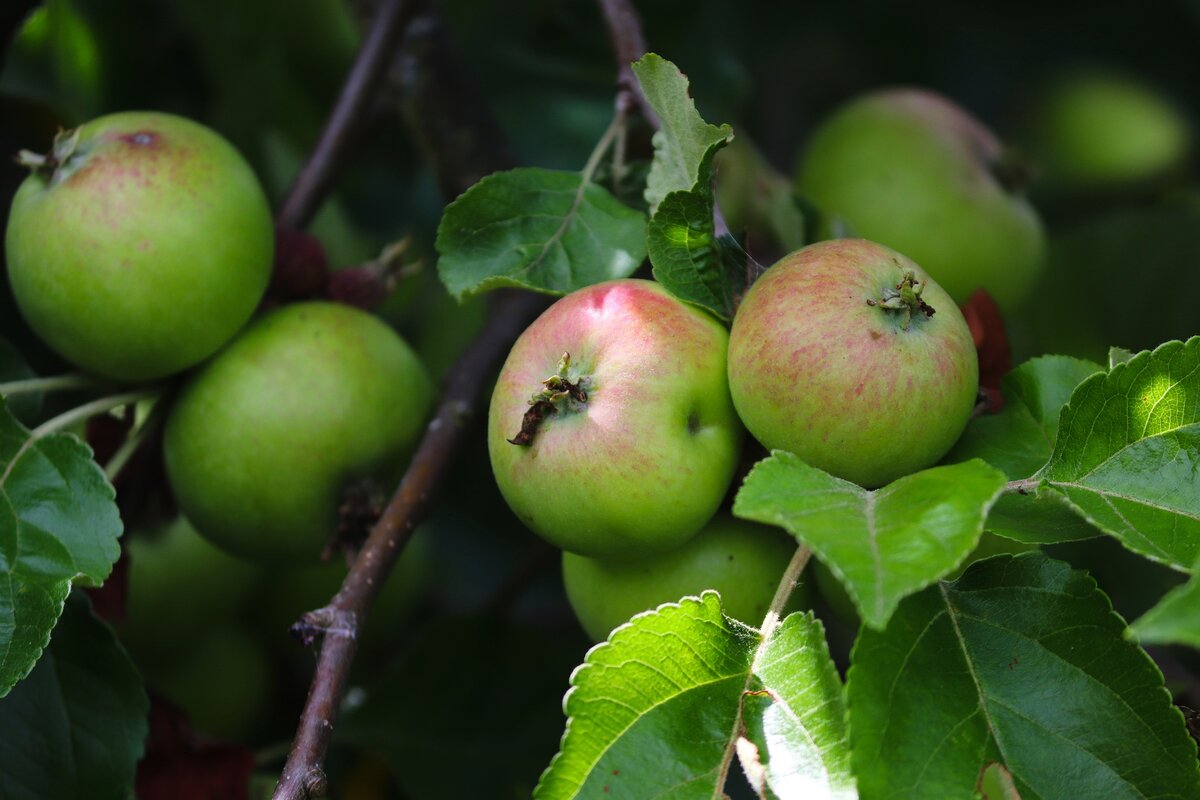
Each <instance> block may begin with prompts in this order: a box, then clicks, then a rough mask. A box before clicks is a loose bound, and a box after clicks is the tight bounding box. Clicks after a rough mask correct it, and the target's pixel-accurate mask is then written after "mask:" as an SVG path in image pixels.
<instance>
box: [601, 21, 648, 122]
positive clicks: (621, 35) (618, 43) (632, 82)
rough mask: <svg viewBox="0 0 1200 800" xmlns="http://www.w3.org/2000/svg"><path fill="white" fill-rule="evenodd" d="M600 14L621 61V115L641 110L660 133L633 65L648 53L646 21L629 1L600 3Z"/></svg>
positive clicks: (618, 70) (619, 108)
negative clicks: (602, 15)
mask: <svg viewBox="0 0 1200 800" xmlns="http://www.w3.org/2000/svg"><path fill="white" fill-rule="evenodd" d="M599 3H600V11H601V12H602V13H603V14H604V22H605V24H606V25H607V26H608V35H609V39H610V40H611V41H612V49H613V55H614V56H616V59H617V112H618V113H619V114H622V115H626V114H628V113H629V112H630V111H632V110H633V106H635V105H636V106H637V107H638V108H639V109H641V112H642V116H643V117H645V118H646V121H647V122H648V123H650V125H651V126H653V127H654V129H655V130H658V128H659V126H660V124H661V123H660V122H659V119H658V114H657V113H656V112H655V111H654V108H653V106H651V105H650V103H649V101H648V100H647V99H646V95H645V94H643V93H642V89H641V87H640V86H639V85H638V81H637V77H636V76H635V75H634V74H633V68H632V67H631V66H630V65H631V64H632V63H633V62H634V61H637V60H638V59H639V58H641V57H642V56H643V55H645V54H646V37H645V36H644V35H643V34H642V19H641V17H639V16H638V13H637V9H635V8H634V7H633V4H632V3H631V2H629V0H599Z"/></svg>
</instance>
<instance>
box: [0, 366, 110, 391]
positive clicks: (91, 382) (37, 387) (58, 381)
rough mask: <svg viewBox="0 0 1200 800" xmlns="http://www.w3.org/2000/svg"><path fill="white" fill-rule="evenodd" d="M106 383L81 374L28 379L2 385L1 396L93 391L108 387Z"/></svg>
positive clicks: (0, 388)
mask: <svg viewBox="0 0 1200 800" xmlns="http://www.w3.org/2000/svg"><path fill="white" fill-rule="evenodd" d="M107 385H108V384H107V383H106V382H105V381H102V380H100V379H99V378H93V377H92V376H91V375H84V374H83V373H81V372H72V373H68V374H66V375H54V376H52V377H49V378H26V379H24V380H19V381H9V382H8V383H0V396H4V397H15V396H16V395H19V394H33V393H34V392H57V391H62V390H66V389H91V388H93V387H96V386H107Z"/></svg>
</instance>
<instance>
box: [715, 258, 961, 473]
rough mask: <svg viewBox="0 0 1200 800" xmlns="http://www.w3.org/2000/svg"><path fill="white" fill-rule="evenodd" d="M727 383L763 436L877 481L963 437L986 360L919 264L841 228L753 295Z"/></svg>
mask: <svg viewBox="0 0 1200 800" xmlns="http://www.w3.org/2000/svg"><path fill="white" fill-rule="evenodd" d="M729 388H730V390H731V391H732V393H733V402H734V405H735V406H736V407H737V411H738V414H739V415H740V416H741V418H742V421H743V422H745V423H746V427H747V428H748V429H749V431H750V433H751V434H752V435H753V436H754V437H755V438H756V439H758V441H759V442H761V443H762V444H763V445H764V446H765V447H767V448H768V449H770V450H774V449H780V450H787V451H790V452H792V453H795V454H796V455H798V456H800V458H802V459H804V460H805V461H806V462H808V463H809V464H812V465H813V466H815V467H818V468H820V469H823V470H825V471H826V472H829V473H831V474H833V475H836V476H837V477H839V478H844V479H846V480H849V481H853V482H855V483H858V484H860V485H862V486H866V487H876V486H882V485H883V484H886V483H890V482H891V481H894V480H895V479H897V478H899V477H902V476H904V475H908V474H909V473H912V472H916V471H918V470H921V469H924V468H926V467H930V466H933V465H934V464H935V463H936V462H937V461H938V459H940V458H941V457H942V456H943V455H945V453H946V451H947V450H949V449H950V446H951V445H953V444H954V442H955V441H957V439H958V437H959V435H960V434H961V433H962V431H963V428H964V427H966V424H967V420H968V419H970V416H971V412H972V410H973V409H974V407H975V397H976V394H977V393H978V390H979V366H978V361H977V358H976V354H975V343H974V341H973V339H972V338H971V331H970V330H969V329H968V328H967V323H966V321H965V320H964V319H963V316H962V313H961V312H960V311H959V310H958V306H957V305H955V303H954V301H953V300H951V299H950V297H949V295H947V294H946V293H945V292H944V291H942V289H941V287H940V286H938V284H937V283H935V282H934V281H933V280H932V279H930V277H929V276H928V275H927V274H925V272H924V271H923V270H922V269H921V268H920V267H918V266H917V265H916V264H914V263H913V262H912V261H910V260H909V259H907V258H905V257H904V256H902V255H900V254H899V253H897V252H896V251H894V250H891V249H889V248H887V247H884V246H882V245H879V244H875V243H874V242H868V241H864V240H861V239H835V240H831V241H825V242H818V243H817V244H813V245H809V246H808V247H805V248H803V249H801V250H797V251H796V252H795V253H792V254H790V255H788V256H785V257H784V258H783V259H781V260H780V261H779V262H778V263H777V264H775V265H774V266H772V267H771V268H770V269H768V270H767V271H766V272H765V273H764V274H763V276H762V277H761V278H759V279H758V281H757V282H756V283H755V284H754V285H753V286H752V287H751V288H750V291H749V292H747V293H746V297H745V299H743V301H742V304H741V306H740V307H739V308H738V311H737V315H736V316H735V317H734V320H733V329H732V331H731V332H730V335H729Z"/></svg>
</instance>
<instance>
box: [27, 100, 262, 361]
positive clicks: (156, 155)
mask: <svg viewBox="0 0 1200 800" xmlns="http://www.w3.org/2000/svg"><path fill="white" fill-rule="evenodd" d="M23 156H24V158H25V160H26V161H27V162H29V163H31V164H33V165H34V169H33V172H32V174H30V175H29V176H28V177H27V178H26V179H25V181H24V182H23V183H22V184H21V187H20V188H19V189H18V190H17V193H16V196H15V197H14V198H13V204H12V212H11V215H10V216H9V221H8V229H7V234H6V236H5V248H6V254H7V259H8V275H9V281H10V283H11V285H12V291H13V295H14V297H15V299H16V301H17V305H18V307H19V308H20V310H21V313H22V315H23V316H24V317H25V319H26V320H27V321H28V323H29V325H30V327H31V328H33V330H34V331H35V332H36V333H37V334H38V336H39V337H41V338H42V339H43V340H44V341H45V342H46V343H47V344H48V345H49V346H50V347H51V348H53V349H54V350H55V351H57V352H58V353H59V354H60V355H61V356H63V358H65V359H67V360H68V361H71V362H72V363H74V364H76V365H78V366H79V367H81V368H82V369H84V370H86V371H88V372H92V373H95V374H97V375H101V376H103V377H107V378H113V379H117V380H122V381H143V380H152V379H155V378H160V377H163V376H165V375H170V374H172V373H174V372H178V371H180V370H183V369H185V368H187V367H190V366H192V365H194V364H197V363H199V362H200V361H202V360H204V359H205V358H208V357H209V356H210V355H212V354H213V353H214V352H216V351H217V349H218V348H220V347H221V345H223V344H224V343H225V342H226V341H228V340H229V338H230V337H232V336H233V335H234V334H235V333H236V332H237V331H238V329H239V328H241V327H242V326H243V325H244V324H245V323H246V320H248V319H249V318H250V315H251V314H252V313H253V312H254V309H255V308H256V307H257V306H258V302H259V300H260V299H261V298H262V295H263V292H264V291H265V289H266V286H267V281H268V279H269V277H270V272H271V259H272V252H273V249H274V237H275V234H274V226H273V223H272V220H271V211H270V208H269V207H268V205H267V199H266V197H265V196H264V195H263V190H262V188H261V187H260V186H259V183H258V180H257V179H256V178H255V176H254V173H253V172H252V171H251V169H250V167H249V166H248V165H247V164H246V162H245V161H244V160H243V159H242V157H241V156H240V155H239V154H238V152H237V151H236V150H235V149H234V148H233V147H232V146H231V145H230V144H229V143H228V142H226V141H225V140H224V139H223V138H221V136H219V135H218V134H217V133H215V132H213V131H212V130H210V129H208V128H206V127H204V126H203V125H200V124H198V123H195V122H192V121H190V120H187V119H184V118H182V117H177V116H173V115H170V114H161V113H154V112H125V113H120V114H110V115H108V116H103V117H99V118H97V119H95V120H92V121H91V122H89V123H87V124H85V125H83V126H82V127H80V128H77V129H75V130H73V131H68V132H65V133H62V134H60V135H59V136H58V138H57V139H56V140H55V143H54V149H53V151H52V152H51V153H50V155H48V156H46V157H44V158H42V157H36V156H33V155H31V154H28V153H26V154H23Z"/></svg>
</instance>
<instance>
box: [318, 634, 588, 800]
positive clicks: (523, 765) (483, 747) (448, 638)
mask: <svg viewBox="0 0 1200 800" xmlns="http://www.w3.org/2000/svg"><path fill="white" fill-rule="evenodd" d="M581 649H582V648H579V647H578V641H577V640H576V639H575V638H574V637H561V636H557V637H556V636H546V635H545V634H544V633H542V632H539V631H536V630H533V629H529V628H525V627H522V626H518V625H514V624H509V623H503V624H497V623H496V622H494V621H489V620H483V619H457V620H455V619H450V620H441V621H439V622H438V623H437V625H436V626H433V627H431V628H430V629H429V630H428V631H426V632H425V633H424V634H422V635H421V637H420V638H418V639H416V640H415V641H412V642H410V643H408V644H407V645H406V646H405V653H406V656H405V658H404V659H403V660H402V661H399V662H398V663H396V664H395V665H394V666H392V668H391V669H389V670H388V671H387V672H386V674H384V675H383V676H382V677H381V678H380V679H379V680H378V681H377V682H376V683H375V684H374V685H372V686H370V687H368V688H367V691H366V696H365V699H364V700H363V701H362V702H361V704H358V705H355V706H354V707H353V708H352V709H350V710H347V711H346V712H345V713H344V715H343V716H342V717H341V719H339V721H338V726H337V729H336V733H335V737H336V739H337V741H338V742H340V743H342V744H348V745H351V746H353V747H358V748H363V749H365V750H369V751H371V752H374V753H377V754H378V755H380V756H382V757H383V758H384V759H385V760H386V761H387V762H388V764H389V765H390V766H391V768H392V771H393V774H394V776H395V780H396V782H397V783H398V784H399V785H400V786H401V788H402V789H403V790H404V794H405V796H406V797H410V798H412V799H413V800H459V798H461V799H462V800H474V798H483V797H516V796H525V797H528V796H529V793H530V792H531V791H532V789H533V785H534V782H535V781H536V780H537V776H538V771H539V770H540V769H542V767H544V766H545V754H546V753H551V752H554V747H555V744H556V742H557V741H558V737H559V735H560V734H561V733H562V710H561V708H562V707H561V697H562V694H561V693H562V681H563V677H564V676H565V675H567V674H569V673H570V671H571V668H572V667H573V666H574V665H575V664H576V663H578V659H579V652H580V650H581ZM533 654H536V655H533ZM466 720H469V723H466V724H465V722H464V721H466ZM464 764H470V768H469V769H464V768H463V765H464Z"/></svg>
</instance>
